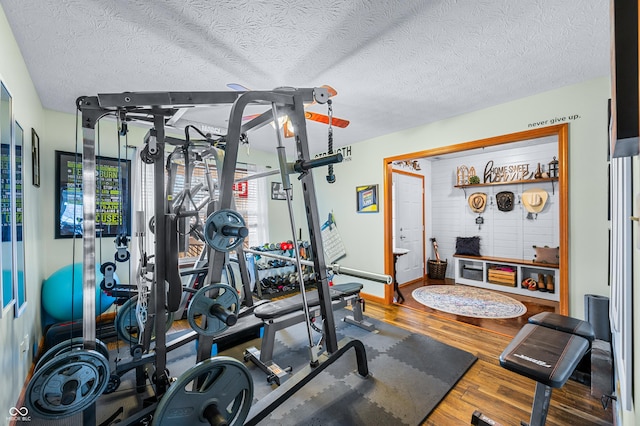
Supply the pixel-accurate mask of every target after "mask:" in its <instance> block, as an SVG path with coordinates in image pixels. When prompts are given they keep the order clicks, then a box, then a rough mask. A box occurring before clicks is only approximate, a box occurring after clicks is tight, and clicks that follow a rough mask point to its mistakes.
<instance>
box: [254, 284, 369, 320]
mask: <svg viewBox="0 0 640 426" xmlns="http://www.w3.org/2000/svg"><path fill="white" fill-rule="evenodd" d="M362 287H363V286H362V284H360V283H345V284H336V285H333V286H331V287H329V294H330V295H331V300H338V299H340V298H342V297H347V296H353V295H357V294H358V293H359V292H360V290H362ZM305 294H306V296H307V304H308V305H309V307H314V306H318V305H320V298H319V297H318V290H313V291H308V292H306V293H305ZM302 308H303V304H302V294H296V295H295V296H292V297H287V298H286V299H281V300H276V301H273V302H270V303H265V304H264V305H260V306H258V307H257V308H256V309H255V310H254V312H253V313H254V315H255V316H256V317H258V318H260V319H262V320H271V319H274V318H278V317H281V316H283V315H286V314H289V313H292V312H298V311H301V310H302Z"/></svg>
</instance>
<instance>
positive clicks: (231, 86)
mask: <svg viewBox="0 0 640 426" xmlns="http://www.w3.org/2000/svg"><path fill="white" fill-rule="evenodd" d="M227 87H228V88H229V89H231V90H237V91H238V92H249V91H250V90H251V89H247V88H246V87H244V86H243V85H242V84H238V83H229V84H227Z"/></svg>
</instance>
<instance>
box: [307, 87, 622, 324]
mask: <svg viewBox="0 0 640 426" xmlns="http://www.w3.org/2000/svg"><path fill="white" fill-rule="evenodd" d="M609 95H610V84H609V79H608V78H599V79H594V80H590V81H587V82H583V83H580V84H576V85H573V86H569V87H564V88H560V89H557V90H553V91H549V92H545V93H541V94H538V95H535V96H531V97H528V98H524V99H519V100H516V101H513V102H509V103H506V104H502V105H498V106H495V107H492V108H487V109H484V110H480V111H476V112H473V113H469V114H465V115H461V116H458V117H453V118H451V119H447V120H442V121H438V122H436V123H431V124H427V125H424V126H420V127H416V128H413V129H408V130H405V131H402V132H397V133H393V134H389V135H384V136H380V137H378V138H375V139H371V140H368V141H365V142H362V143H359V144H355V145H353V146H352V161H350V162H349V163H347V164H345V165H338V166H336V176H337V182H336V183H335V184H334V185H332V186H329V185H328V184H326V183H322V182H320V184H319V188H320V195H319V199H320V203H319V209H320V214H321V216H322V215H323V214H326V213H327V212H328V211H330V210H333V211H334V212H335V215H336V219H337V222H338V227H339V229H340V232H341V234H342V236H343V238H344V240H345V244H346V249H347V257H346V258H345V259H344V260H343V261H342V263H344V264H345V265H346V266H351V267H354V268H358V269H368V270H372V271H375V272H383V271H384V264H383V263H384V247H383V244H384V222H383V213H378V214H366V215H365V214H358V213H356V209H355V186H356V185H365V184H376V183H377V184H379V185H380V202H381V211H382V207H383V206H384V203H385V202H386V200H385V199H384V193H383V191H382V185H383V177H384V169H383V158H385V157H391V156H397V155H401V154H407V153H413V152H418V151H422V150H426V149H431V148H436V147H441V146H448V145H453V144H458V143H463V142H470V141H474V140H478V139H484V138H488V137H493V136H498V135H503V134H508V133H514V132H519V131H523V130H527V129H530V128H533V127H532V126H530V125H531V124H533V123H539V122H543V121H545V120H547V123H546V125H550V124H556V123H562V122H569V123H570V124H569V164H568V167H569V170H568V172H569V179H568V181H569V291H570V299H569V313H570V314H571V315H573V316H575V317H578V318H583V317H584V295H585V294H599V295H608V292H609V289H608V286H607V253H608V252H607V241H608V237H607V182H608V180H607V99H608V98H609ZM570 117H571V118H570ZM552 121H553V122H552ZM336 143H337V144H339V135H337V136H336ZM318 177H320V173H319V172H318ZM318 181H320V179H318ZM365 292H366V293H369V294H372V295H374V296H378V297H382V295H383V294H384V290H383V286H382V285H380V284H368V285H367V286H366V287H365Z"/></svg>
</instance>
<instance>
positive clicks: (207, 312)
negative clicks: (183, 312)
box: [187, 283, 240, 336]
mask: <svg viewBox="0 0 640 426" xmlns="http://www.w3.org/2000/svg"><path fill="white" fill-rule="evenodd" d="M212 290H213V291H214V292H215V290H217V295H215V296H214V297H209V296H208V295H207V294H208V293H209V292H210V291H212ZM213 294H216V293H213ZM215 305H220V306H221V307H223V308H224V309H225V310H226V311H228V312H229V313H231V314H233V315H235V316H236V318H237V316H238V312H240V298H239V297H238V292H237V291H236V289H234V288H233V287H231V286H230V285H227V284H222V283H218V284H211V285H208V286H206V287H202V288H201V289H200V290H198V291H197V292H196V294H194V295H193V297H192V298H191V303H190V304H189V308H188V309H187V320H188V321H189V325H190V326H191V328H193V329H194V330H195V331H196V332H197V333H198V334H203V335H205V336H215V335H216V334H218V333H221V332H223V331H225V330H226V329H227V328H229V325H227V322H225V321H224V320H223V319H221V318H220V317H219V316H217V315H215V314H214V313H212V309H211V308H212V307H214V306H215ZM203 321H206V324H202V322H203Z"/></svg>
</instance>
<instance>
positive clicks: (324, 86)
mask: <svg viewBox="0 0 640 426" xmlns="http://www.w3.org/2000/svg"><path fill="white" fill-rule="evenodd" d="M320 87H322V88H325V89H327V91H328V92H329V97H330V98H333V97H334V96H336V95H337V94H338V91H337V90H336V89H334V88H333V87H331V86H329V85H328V84H323V85H322V86H320Z"/></svg>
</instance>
